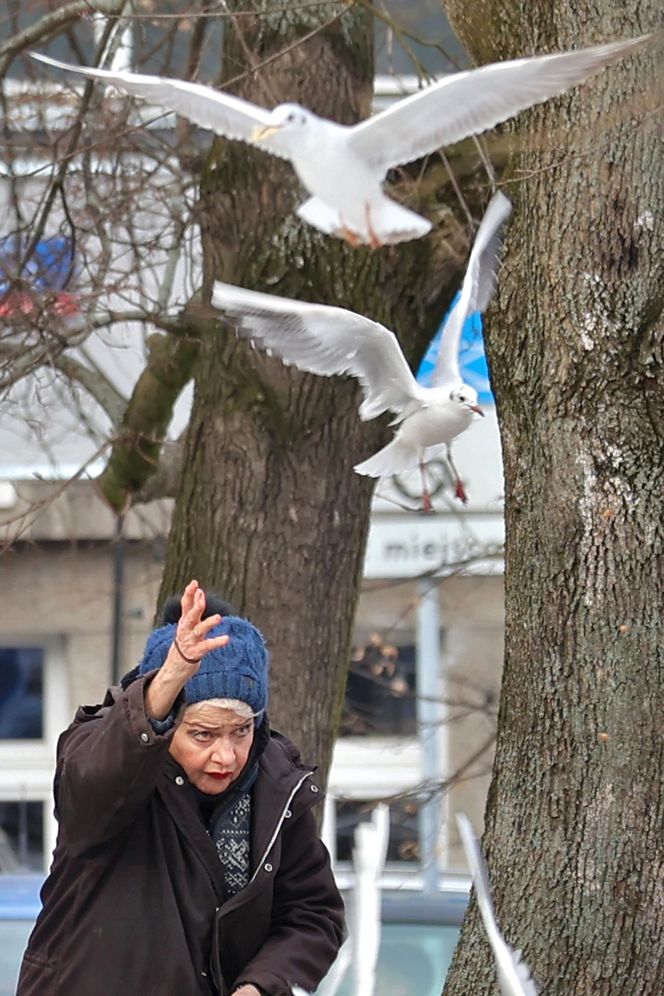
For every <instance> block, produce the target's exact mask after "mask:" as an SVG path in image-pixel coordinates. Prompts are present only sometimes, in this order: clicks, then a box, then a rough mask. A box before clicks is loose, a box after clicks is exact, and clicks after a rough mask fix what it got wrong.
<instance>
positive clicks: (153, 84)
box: [31, 52, 281, 155]
mask: <svg viewBox="0 0 664 996" xmlns="http://www.w3.org/2000/svg"><path fill="white" fill-rule="evenodd" d="M31 54H32V58H33V59H37V60H38V61H39V62H45V63H46V64H47V65H49V66H55V67H56V68H58V69H66V70H68V71H70V72H73V73H78V74H79V75H82V76H86V77H89V78H90V79H99V80H102V81H104V82H105V83H107V84H109V85H112V86H115V87H117V88H118V89H120V90H124V91H125V92H126V93H129V94H132V96H135V97H143V98H144V99H145V100H149V101H150V102H152V103H154V104H158V105H159V106H160V107H164V108H166V109H167V110H169V111H174V112H175V113H176V114H180V115H181V116H182V117H184V118H187V119H188V120H189V121H193V122H194V123H195V124H197V125H200V126H201V127H203V128H209V129H210V130H211V131H214V132H216V134H218V135H224V136H225V137H226V138H232V139H237V140H238V141H242V142H249V143H252V135H253V132H254V129H255V128H258V127H261V126H263V125H265V124H267V123H268V121H269V111H266V110H265V109H264V108H262V107H258V105H256V104H251V103H250V102H249V101H247V100H241V99H240V98H239V97H234V96H233V95H232V94H230V93H221V92H219V91H217V90H213V89H212V88H211V87H209V86H204V85H203V84H202V83H189V82H187V81H186V80H172V79H167V78H165V77H163V76H146V75H142V74H139V73H128V72H117V73H115V72H111V71H109V70H106V69H90V68H88V67H86V66H72V65H70V64H69V63H67V62H59V61H58V60H57V59H51V58H49V57H48V56H45V55H37V53H36V52H33V53H31ZM252 144H253V143H252ZM260 144H261V146H262V147H264V148H265V149H267V151H269V152H272V153H274V154H275V155H280V154H281V153H280V152H279V150H278V149H277V148H276V147H275V143H271V141H270V139H267V140H266V141H265V142H263V143H260Z"/></svg>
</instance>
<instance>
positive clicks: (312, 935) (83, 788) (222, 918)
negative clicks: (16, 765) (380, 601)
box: [17, 581, 344, 996]
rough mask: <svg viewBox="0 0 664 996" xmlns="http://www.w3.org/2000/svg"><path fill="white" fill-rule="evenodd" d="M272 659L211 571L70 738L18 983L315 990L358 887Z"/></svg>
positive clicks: (277, 994) (64, 989)
mask: <svg viewBox="0 0 664 996" xmlns="http://www.w3.org/2000/svg"><path fill="white" fill-rule="evenodd" d="M267 671H268V660H267V652H266V649H265V644H264V641H263V638H262V636H261V634H260V633H259V631H258V630H257V629H256V627H255V626H253V625H252V624H251V623H249V622H248V621H247V620H245V619H241V618H238V617H236V616H225V617H224V618H223V619H222V618H221V616H220V615H218V614H212V615H207V617H206V597H205V594H204V592H203V591H202V589H201V588H200V587H199V586H198V583H197V582H196V581H192V582H191V583H190V584H189V585H187V588H186V589H185V592H184V594H183V596H182V601H181V614H180V617H179V619H178V621H177V623H175V622H172V623H168V624H166V625H164V626H161V627H159V628H158V629H156V630H155V631H154V632H153V633H152V634H151V636H150V638H149V639H148V642H147V645H146V648H145V654H144V657H143V659H142V661H141V663H140V664H139V666H138V668H136V669H135V671H133V672H131V673H130V674H129V675H127V676H126V677H125V679H124V680H123V687H121V688H114V689H111V690H110V691H109V692H108V693H107V696H106V699H105V701H104V703H103V705H101V706H90V707H85V706H84V707H82V708H80V709H79V710H78V713H77V715H76V718H75V720H74V722H73V724H72V725H71V726H70V727H69V729H68V730H66V732H65V733H63V735H62V736H61V737H60V741H59V743H58V760H57V770H56V776H55V810H56V815H57V819H58V823H59V832H58V840H57V845H56V848H55V852H54V856H53V864H52V868H51V873H50V875H49V877H48V879H47V881H46V883H45V885H44V887H43V890H42V900H43V907H44V908H43V910H42V912H41V914H40V916H39V918H38V920H37V923H36V925H35V928H34V930H33V932H32V936H31V937H30V941H29V943H28V948H27V951H26V953H25V955H24V959H23V966H22V970H21V976H20V980H19V985H18V990H17V996H65V994H66V996H92V994H94V996H203V994H204V996H213V994H214V996H217V994H219V996H229V994H231V993H233V994H235V996H260V994H267V996H290V993H291V992H292V988H293V987H294V986H298V987H300V988H302V989H304V990H305V991H307V992H312V991H313V990H315V989H316V987H317V985H318V983H319V982H320V980H321V978H322V977H323V976H324V975H325V973H326V972H327V970H328V968H329V966H330V965H331V963H332V962H333V960H334V958H335V956H336V954H337V951H338V949H339V946H340V944H341V941H342V939H343V932H344V926H343V904H342V901H341V897H340V895H339V892H338V890H337V888H336V886H335V883H334V879H333V877H332V873H331V870H330V864H329V858H328V854H327V852H326V850H325V847H324V846H323V844H322V842H321V840H320V838H319V835H318V832H317V829H316V823H315V820H314V816H313V814H312V805H313V804H314V803H316V802H318V801H319V800H320V798H321V794H320V792H319V789H318V786H317V785H316V784H315V783H314V781H313V780H312V777H311V775H312V768H310V767H306V766H305V765H303V764H301V763H300V759H299V754H298V752H297V750H296V748H295V747H294V746H293V744H292V743H291V742H290V741H289V740H287V739H286V738H285V737H283V736H281V735H280V734H279V733H275V732H274V731H271V730H270V728H269V725H268V721H267V716H266V714H265V708H266V705H267V693H268V681H267Z"/></svg>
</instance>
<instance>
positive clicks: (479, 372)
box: [417, 293, 496, 405]
mask: <svg viewBox="0 0 664 996" xmlns="http://www.w3.org/2000/svg"><path fill="white" fill-rule="evenodd" d="M459 297H460V293H457V294H456V295H455V297H454V299H453V301H452V304H451V305H450V308H449V311H448V312H447V314H446V315H445V317H444V318H443V320H442V322H441V323H440V326H439V328H438V331H437V332H436V334H435V336H434V337H433V339H432V340H431V342H430V344H429V348H428V349H427V351H426V353H425V354H424V357H423V359H422V362H421V363H420V366H419V369H418V371H417V380H418V381H419V383H420V384H422V385H423V386H424V387H428V386H429V385H430V383H431V375H432V374H433V371H434V369H435V366H436V359H437V358H438V350H439V349H440V341H441V338H442V335H443V330H444V328H445V323H446V322H447V319H448V317H449V314H450V312H451V310H452V308H453V307H454V305H455V304H456V302H457V301H458V300H459ZM459 368H460V370H461V376H462V378H463V380H464V381H465V382H466V384H470V386H471V387H474V388H475V390H476V391H477V396H478V400H479V403H480V404H481V405H494V404H495V403H496V402H495V400H494V397H493V394H492V393H491V385H490V383H489V368H488V366H487V362H486V354H485V352H484V336H483V321H482V315H481V314H480V313H479V312H475V314H474V315H470V316H469V317H468V318H467V319H466V322H465V324H464V326H463V331H462V333H461V342H460V344H459Z"/></svg>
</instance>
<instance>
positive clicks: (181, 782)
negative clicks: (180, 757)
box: [175, 775, 184, 785]
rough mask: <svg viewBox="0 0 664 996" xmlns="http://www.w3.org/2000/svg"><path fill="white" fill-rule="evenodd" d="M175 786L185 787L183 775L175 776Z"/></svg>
mask: <svg viewBox="0 0 664 996" xmlns="http://www.w3.org/2000/svg"><path fill="white" fill-rule="evenodd" d="M175 784H176V785H184V778H183V777H182V775H176V776H175Z"/></svg>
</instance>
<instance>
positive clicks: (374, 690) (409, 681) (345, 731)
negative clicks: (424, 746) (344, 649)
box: [340, 633, 417, 736]
mask: <svg viewBox="0 0 664 996" xmlns="http://www.w3.org/2000/svg"><path fill="white" fill-rule="evenodd" d="M416 730H417V720H416V705H415V647H414V646H412V645H408V646H403V647H397V646H396V645H395V644H391V643H388V642H386V641H384V640H383V639H382V637H381V636H380V634H378V633H374V634H372V636H370V638H369V639H368V640H367V641H366V642H363V643H361V644H359V645H358V646H356V647H354V648H353V653H352V657H351V663H350V668H349V672H348V681H347V684H346V697H345V702H344V710H343V713H342V718H341V729H340V735H341V736H414V735H415V733H416Z"/></svg>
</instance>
